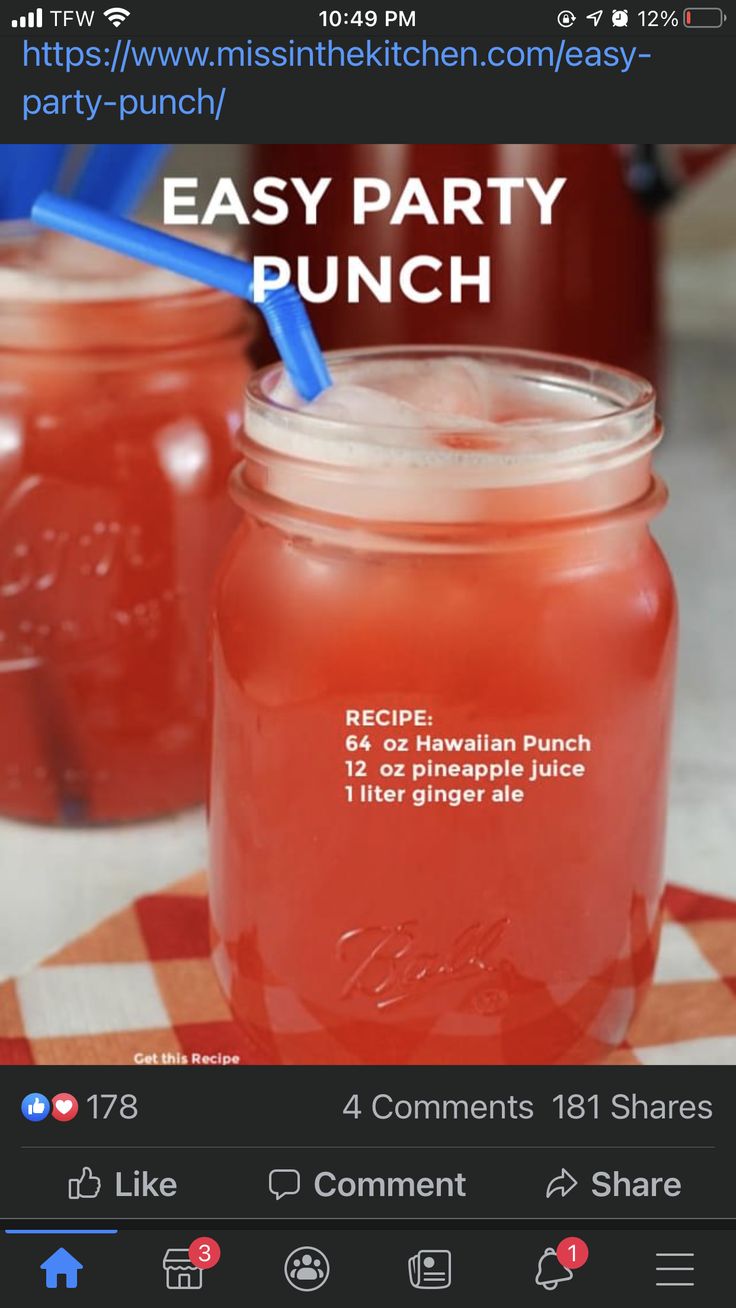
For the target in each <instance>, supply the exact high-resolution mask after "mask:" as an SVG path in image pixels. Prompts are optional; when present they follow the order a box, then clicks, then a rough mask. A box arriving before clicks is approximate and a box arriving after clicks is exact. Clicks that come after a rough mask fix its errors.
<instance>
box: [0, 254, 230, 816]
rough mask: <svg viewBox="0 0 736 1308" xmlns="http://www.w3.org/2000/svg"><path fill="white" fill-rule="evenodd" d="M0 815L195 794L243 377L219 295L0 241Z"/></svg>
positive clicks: (146, 811) (130, 812)
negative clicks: (211, 618)
mask: <svg viewBox="0 0 736 1308" xmlns="http://www.w3.org/2000/svg"><path fill="white" fill-rule="evenodd" d="M0 296H1V298H2V308H1V309H0V721H2V724H3V729H2V733H0V814H3V815H6V816H10V817H15V818H22V819H32V820H35V821H39V822H47V823H103V822H119V821H128V820H130V819H139V818H148V817H153V816H156V815H158V814H162V813H166V812H171V811H173V810H177V809H182V808H185V807H187V806H189V805H193V804H195V803H197V802H200V801H201V800H202V799H203V798H204V792H205V781H206V761H205V749H206V661H207V650H206V630H207V618H208V606H209V598H210V587H211V582H212V578H213V575H214V570H215V566H216V563H217V561H218V559H219V556H220V554H221V552H222V550H223V548H224V546H225V544H226V542H227V540H228V538H229V536H230V534H231V532H232V530H233V529H234V527H235V525H236V521H237V513H236V510H235V507H234V505H233V504H232V502H231V500H230V498H229V496H228V493H227V479H228V475H229V473H230V470H231V468H232V466H233V464H234V462H235V459H236V441H237V437H238V435H239V433H240V430H241V427H242V395H243V389H244V386H245V381H246V378H247V376H248V373H249V371H250V367H249V364H248V360H247V353H246V345H247V340H248V336H249V325H248V320H247V319H246V317H245V310H244V308H243V306H242V305H241V304H239V303H238V302H237V301H236V300H235V299H234V298H233V297H230V296H226V295H224V294H220V293H219V292H214V291H211V290H207V289H202V288H199V287H197V286H196V285H194V284H193V283H191V282H188V281H185V280H184V279H178V278H174V277H171V276H169V275H168V274H161V273H159V272H157V271H155V270H146V269H145V268H143V266H142V265H139V264H136V263H134V262H133V261H131V260H127V259H119V258H115V257H113V256H110V255H108V254H103V253H102V252H100V251H97V250H95V249H93V248H92V247H89V246H86V245H82V244H81V243H78V242H75V241H69V240H61V241H59V240H58V239H56V238H47V237H44V238H39V237H38V236H36V237H32V236H31V235H30V232H29V231H27V230H24V229H15V230H13V231H6V232H5V234H4V239H3V240H2V242H0Z"/></svg>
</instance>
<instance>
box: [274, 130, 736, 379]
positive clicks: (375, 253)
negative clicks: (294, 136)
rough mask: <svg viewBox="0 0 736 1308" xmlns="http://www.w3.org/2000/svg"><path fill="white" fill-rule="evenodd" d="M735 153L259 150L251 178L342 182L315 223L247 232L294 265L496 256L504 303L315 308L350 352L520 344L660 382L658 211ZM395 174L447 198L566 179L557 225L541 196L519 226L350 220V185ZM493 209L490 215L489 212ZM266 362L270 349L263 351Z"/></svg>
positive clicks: (611, 148) (523, 202) (522, 201)
mask: <svg viewBox="0 0 736 1308" xmlns="http://www.w3.org/2000/svg"><path fill="white" fill-rule="evenodd" d="M729 148H730V147H729V146H655V145H477V144H476V145H426V144H425V145H259V146H254V147H252V149H253V153H252V154H251V156H250V160H249V173H250V176H251V177H253V178H254V177H259V176H265V175H273V176H277V177H293V176H299V177H304V178H305V179H306V180H307V181H308V182H309V183H310V184H314V183H315V182H316V180H317V179H318V178H320V177H331V178H332V179H333V180H332V184H331V186H330V188H329V190H328V191H327V193H326V195H325V197H324V199H323V201H322V203H321V206H320V221H319V222H318V223H317V225H316V226H311V227H307V226H305V224H304V220H303V219H304V215H303V212H302V213H300V212H299V211H298V210H295V211H294V212H293V213H292V214H290V216H289V218H288V220H287V221H286V222H285V223H283V224H282V225H280V226H274V227H270V226H269V227H259V226H258V225H257V224H254V225H253V226H252V227H251V228H250V231H249V239H250V241H251V243H252V250H253V253H257V254H263V255H269V254H270V255H277V256H281V257H284V258H287V259H289V260H290V262H292V264H293V263H294V261H295V259H296V257H297V256H298V255H299V254H309V255H310V256H311V258H312V259H313V260H315V261H316V262H317V263H319V261H320V259H321V258H324V257H325V256H326V255H328V254H337V255H342V256H344V255H348V254H356V255H359V256H360V257H361V258H362V259H364V260H365V261H366V262H368V263H377V260H378V257H379V256H380V255H382V254H383V255H386V254H388V255H392V256H393V258H394V260H395V262H396V263H402V262H403V261H404V260H406V259H409V258H411V256H412V255H414V254H416V253H419V252H421V253H426V254H430V255H434V256H435V257H436V258H439V259H442V260H446V259H447V258H449V256H450V255H451V254H456V253H458V252H462V253H463V254H464V255H466V256H467V257H468V259H469V260H472V258H473V256H478V255H481V254H489V253H490V254H491V256H492V258H493V271H492V278H493V280H492V288H493V289H492V302H491V303H490V304H479V303H478V302H477V300H476V301H475V302H474V297H473V296H472V295H467V296H464V297H463V302H462V303H459V304H451V303H449V302H448V300H447V299H446V298H444V297H443V298H442V299H441V300H438V301H436V302H435V303H432V304H415V303H412V302H411V301H409V300H407V299H406V298H405V297H403V296H394V297H393V302H392V303H391V304H381V303H378V301H377V300H375V299H374V298H373V297H372V296H370V295H365V296H363V297H362V299H361V303H360V305H357V306H356V305H355V304H350V305H348V304H347V303H346V301H345V296H344V292H339V293H338V295H337V296H335V298H334V299H333V300H331V301H329V302H328V303H325V304H314V305H312V306H311V308H310V313H311V314H312V315H313V318H314V322H315V325H316V328H317V331H318V334H319V337H320V340H321V342H322V344H323V345H324V347H325V348H328V349H334V348H341V347H343V348H344V347H345V346H346V345H349V346H351V347H354V346H362V345H387V344H408V343H410V344H414V345H419V344H423V343H427V344H431V343H433V342H436V341H440V340H441V341H445V342H447V343H448V344H453V343H455V344H466V345H470V344H476V345H510V346H522V347H524V348H526V349H541V350H555V351H561V352H564V353H570V354H580V355H583V356H585V357H587V358H597V359H604V360H605V361H606V362H607V363H612V364H617V365H620V366H623V367H628V368H632V369H634V370H635V371H637V372H640V373H643V375H644V376H647V377H656V375H657V372H658V337H659V330H658V328H659V304H658V286H657V281H658V278H657V265H658V257H657V256H658V247H659V222H658V219H657V215H658V211H659V208H660V206H661V204H662V202H663V201H665V200H666V199H668V198H669V197H671V196H672V195H674V194H675V193H676V192H677V191H678V190H679V188H680V187H681V186H682V185H683V184H684V183H686V182H687V181H689V180H690V179H692V178H693V177H695V176H696V175H698V174H699V173H700V172H701V171H703V170H704V169H705V168H707V167H708V166H710V165H711V164H712V163H713V162H714V161H715V160H716V159H717V158H719V157H720V155H722V154H723V153H725V152H726V151H727V150H728V149H729ZM355 176H375V177H381V178H385V179H386V180H387V181H388V182H389V183H390V184H391V186H392V188H393V190H394V192H395V193H398V191H399V189H400V187H401V185H402V184H403V182H404V181H405V180H406V178H408V177H411V176H417V177H419V178H421V180H422V182H423V183H424V186H425V187H426V190H427V192H428V194H429V196H430V198H431V199H432V200H433V202H435V203H436V202H437V201H438V200H439V198H440V197H441V192H442V184H443V180H444V178H445V177H448V176H449V177H472V178H477V179H479V180H481V181H483V180H484V179H485V178H486V177H490V176H520V177H521V176H534V177H538V178H539V179H540V181H541V182H542V183H543V184H544V185H546V186H549V185H550V184H551V182H552V181H553V179H554V178H555V177H566V178H567V183H566V185H565V188H564V190H563V192H562V194H561V195H560V197H559V200H558V202H557V204H556V205H555V209H554V219H553V222H552V223H551V225H550V226H540V223H539V209H538V206H537V204H536V202H535V201H534V199H533V197H532V196H531V195H530V194H528V193H527V194H522V193H521V192H517V193H516V194H515V197H514V211H513V213H514V216H513V222H512V223H511V225H509V226H500V225H498V222H497V221H493V222H491V221H490V220H489V222H488V223H485V224H484V225H482V226H470V225H469V224H467V223H464V224H463V225H462V227H458V226H448V227H445V226H442V225H441V224H440V225H438V226H427V225H426V224H425V223H423V222H422V221H421V220H420V219H417V218H414V219H411V218H410V219H408V220H406V221H404V222H403V223H401V224H400V225H395V226H392V225H390V223H389V213H390V211H388V210H387V211H384V212H383V213H375V214H372V215H370V216H369V221H367V222H366V224H365V225H364V226H355V225H354V224H353V217H352V179H353V177H355ZM490 212H492V211H491V210H490V209H489V213H490ZM261 351H262V356H263V357H264V358H267V357H272V355H271V352H270V351H271V347H270V344H269V343H268V342H267V341H266V340H265V338H263V339H262V341H261Z"/></svg>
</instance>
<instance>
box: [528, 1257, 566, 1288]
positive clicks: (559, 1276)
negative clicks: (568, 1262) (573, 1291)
mask: <svg viewBox="0 0 736 1308" xmlns="http://www.w3.org/2000/svg"><path fill="white" fill-rule="evenodd" d="M571 1280H572V1272H571V1271H570V1269H569V1267H563V1266H562V1263H561V1262H560V1261H559V1259H558V1257H557V1254H556V1253H555V1251H554V1249H550V1248H547V1249H545V1251H544V1253H543V1254H542V1256H541V1258H540V1259H539V1264H538V1266H537V1275H536V1278H535V1281H534V1284H535V1285H541V1286H542V1289H543V1290H556V1289H557V1287H558V1285H561V1284H562V1282H563V1281H571Z"/></svg>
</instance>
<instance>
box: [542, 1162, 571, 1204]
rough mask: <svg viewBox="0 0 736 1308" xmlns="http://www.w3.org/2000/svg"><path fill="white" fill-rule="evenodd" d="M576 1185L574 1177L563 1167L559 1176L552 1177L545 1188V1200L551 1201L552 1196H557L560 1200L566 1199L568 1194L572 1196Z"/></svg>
mask: <svg viewBox="0 0 736 1308" xmlns="http://www.w3.org/2000/svg"><path fill="white" fill-rule="evenodd" d="M576 1185H577V1181H576V1180H575V1177H574V1176H571V1175H570V1173H569V1172H568V1170H567V1168H566V1167H563V1169H562V1171H561V1172H560V1175H559V1176H553V1177H552V1180H551V1181H550V1183H549V1185H548V1186H547V1198H548V1199H551V1198H552V1195H553V1194H558V1195H560V1197H561V1198H562V1199H566V1198H567V1196H568V1195H569V1194H572V1192H573V1190H574V1189H575V1186H576Z"/></svg>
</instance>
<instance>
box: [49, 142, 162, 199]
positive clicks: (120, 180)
mask: <svg viewBox="0 0 736 1308" xmlns="http://www.w3.org/2000/svg"><path fill="white" fill-rule="evenodd" d="M170 148H171V147H170V146H168V145H93V146H92V147H91V148H90V150H89V151H88V153H87V157H86V159H85V161H84V163H83V164H82V169H81V172H80V174H79V176H78V178H77V180H76V182H75V183H74V186H73V187H72V192H71V194H72V198H73V199H74V200H79V201H80V203H82V204H92V205H95V206H96V207H97V208H98V209H104V210H105V211H106V212H107V213H117V214H126V213H134V212H135V210H136V209H137V207H138V205H139V204H140V202H141V200H142V199H143V196H144V195H145V193H146V191H147V189H148V187H149V185H150V183H151V182H152V181H153V178H154V176H155V174H156V172H157V171H158V168H159V166H160V164H161V163H162V161H163V159H164V158H165V156H166V154H167V153H168V151H169V149H170Z"/></svg>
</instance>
